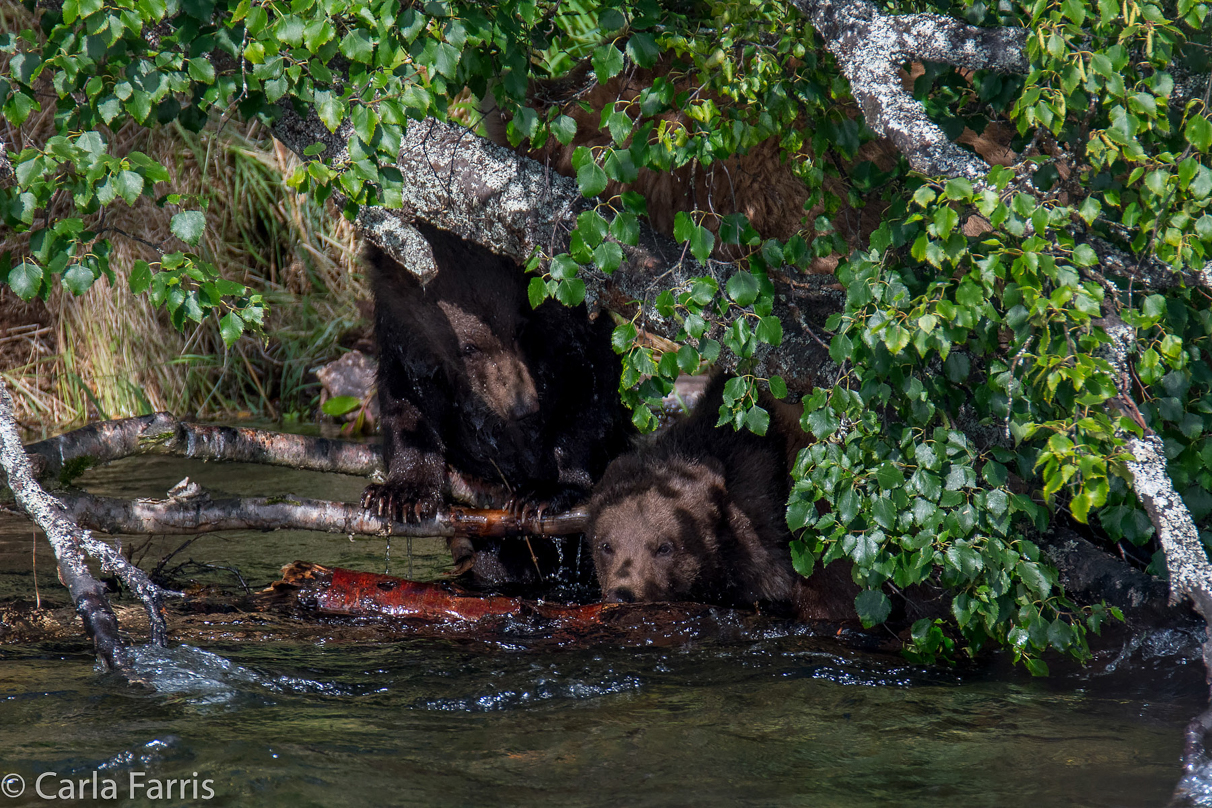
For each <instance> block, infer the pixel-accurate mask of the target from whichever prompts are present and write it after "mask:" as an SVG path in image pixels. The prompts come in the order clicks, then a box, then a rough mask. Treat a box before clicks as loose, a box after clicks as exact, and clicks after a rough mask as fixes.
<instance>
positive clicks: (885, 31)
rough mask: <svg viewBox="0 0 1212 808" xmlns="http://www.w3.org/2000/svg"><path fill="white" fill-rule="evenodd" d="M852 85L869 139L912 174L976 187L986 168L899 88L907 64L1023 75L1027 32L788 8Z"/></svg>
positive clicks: (837, 5)
mask: <svg viewBox="0 0 1212 808" xmlns="http://www.w3.org/2000/svg"><path fill="white" fill-rule="evenodd" d="M793 2H794V4H795V6H796V7H797V8H798V9H799V10H800V11H801V12H803V13H804V14H805V15H807V17H808V18H809V19H810V20H811V21H812V24H813V26H814V27H815V28H816V30H817V31H818V32H819V33H820V34H821V36H822V38H824V40H825V46H826V47H827V48H828V49H829V51H830V53H832V54H833V55H834V57H835V58H836V59H837V61H838V65H839V66H840V67H841V69H842V73H843V74H844V75H845V76H846V78H847V79H849V81H850V91H851V92H852V93H853V94H854V97H855V99H856V100H857V101H858V102H859V105H860V106H861V107H862V110H863V117H864V119H865V120H866V121H867V125H868V126H869V127H871V129H872V131H874V132H876V133H878V134H881V135H885V136H887V137H888V138H889V139H890V140H891V141H892V142H893V144H894V145H895V146H896V147H897V149H899V150H900V152H901V153H902V154H904V155H905V157H906V158H907V159H908V160H909V164H910V165H911V166H912V167H913V168H914V170H916V171H920V172H921V173H923V174H927V175H929V176H943V177H967V178H968V179H970V180H980V179H982V178H983V177H984V176H985V174H986V173H987V172H988V171H989V166H988V164H987V163H985V161H984V160H982V159H980V158H979V157H977V156H976V155H975V154H972V153H971V152H969V151H965V150H964V149H963V148H961V147H960V146H958V145H956V144H955V143H953V142H951V141H950V140H949V139H948V138H947V136H946V135H945V134H943V130H942V129H940V128H939V126H938V125H937V124H935V123H934V121H932V120H931V119H930V117H929V115H928V114H927V113H926V108H925V107H924V106H922V104H921V102H919V101H916V100H915V99H914V98H913V97H912V96H911V95H910V94H909V93H908V92H907V91H906V90H905V88H904V85H903V83H902V81H901V75H900V72H901V67H902V66H903V65H904V64H905V63H906V62H912V61H931V62H943V63H946V64H952V65H956V66H957V67H964V68H968V69H972V70H995V71H998V72H1003V73H1025V72H1027V70H1028V69H1029V66H1028V64H1027V56H1026V51H1025V44H1026V39H1027V30H1026V29H1024V28H976V27H974V26H971V25H967V24H965V23H963V22H961V21H960V20H956V19H953V18H950V17H942V16H939V15H936V14H907V15H903V16H889V15H885V14H881V13H880V12H879V11H878V9H877V8H876V7H875V5H873V4H872V3H869V2H866V0H793Z"/></svg>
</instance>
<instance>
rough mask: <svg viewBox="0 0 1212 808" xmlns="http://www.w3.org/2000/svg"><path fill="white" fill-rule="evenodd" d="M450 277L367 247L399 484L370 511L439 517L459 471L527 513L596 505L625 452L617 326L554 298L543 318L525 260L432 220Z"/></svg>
mask: <svg viewBox="0 0 1212 808" xmlns="http://www.w3.org/2000/svg"><path fill="white" fill-rule="evenodd" d="M418 229H419V230H420V231H421V233H422V235H424V236H425V238H426V240H427V241H428V242H429V243H430V246H431V248H432V250H433V256H434V262H435V264H436V265H437V267H438V273H437V276H436V278H434V280H432V281H430V282H429V283H428V284H425V285H422V284H421V283H420V282H419V281H418V279H417V278H416V277H415V276H413V275H412V274H411V273H410V272H408V271H407V270H405V269H404V268H403V267H401V266H400V265H399V264H398V263H396V262H395V261H394V260H393V259H392V258H391V257H390V256H388V255H386V254H385V253H383V252H382V251H380V250H378V249H376V248H373V247H371V248H368V249H367V251H366V256H365V259H366V263H367V265H368V268H369V271H370V284H371V288H372V290H373V293H374V299H375V336H376V338H377V341H378V345H379V376H378V384H379V401H380V405H381V407H382V434H383V456H384V461H385V463H386V466H387V480H386V482H384V483H383V484H381V485H371V486H368V487H367V489H366V493H365V495H364V497H363V505H364V506H365V507H368V508H370V509H372V510H374V511H376V512H377V513H379V514H383V515H387V514H390V515H392V516H394V517H396V518H398V519H408V520H410V521H412V520H417V519H424V518H429V517H432V516H433V515H434V514H435V513H436V512H437V509H438V507H439V505H441V504H442V502H443V500H444V498H445V495H446V494H447V490H446V487H447V473H446V472H447V466H448V465H449V466H450V467H451V468H453V469H454V470H455V471H457V472H459V473H460V474H462V475H464V476H466V477H471V478H475V479H478V480H482V481H485V482H488V483H497V484H501V483H503V484H504V485H505V486H507V487H508V489H509V490H510V491H512V492H514V494H515V497H514V505H515V506H518V505H533V504H542V505H546V506H548V507H553V508H563V507H566V506H567V505H569V504H572V503H573V502H576V501H578V500H581V499H584V498H587V497H588V494H589V491H590V488H591V486H592V485H593V483H594V482H595V481H596V480H597V479H598V477H600V475H601V473H602V471H603V470H604V469H605V467H606V464H607V463H608V462H609V461H610V459H611V458H612V457H613V456H614V455H615V454H617V453H618V452H619V451H622V449H624V448H625V446H626V442H627V440H628V434H629V430H630V427H631V425H630V421H629V419H627V418H626V417H625V414H624V412H623V410H622V405H621V404H620V402H619V397H618V393H617V390H618V380H619V373H620V364H619V360H618V357H617V356H615V354H614V352H613V351H612V350H611V347H610V328H611V324H610V322H609V320H608V319H607V318H598V320H597V321H596V322H593V321H590V319H589V316H588V313H587V312H586V310H585V307H584V306H580V307H577V308H568V307H566V306H563V305H561V304H559V303H557V302H555V301H548V302H547V303H544V304H543V305H542V306H540V307H539V308H538V309H531V307H530V303H529V301H528V299H527V295H526V283H527V278H526V275H525V274H524V273H523V271H522V269H521V267H519V266H518V265H517V264H516V263H515V262H513V261H512V260H509V259H506V258H502V257H500V256H496V255H494V254H492V253H491V252H489V251H487V250H485V249H483V248H481V247H478V246H475V245H473V244H470V243H468V242H465V241H463V240H461V239H459V238H458V237H456V236H454V235H452V234H450V233H446V232H443V231H440V230H436V229H433V228H430V227H428V226H425V225H419V226H418Z"/></svg>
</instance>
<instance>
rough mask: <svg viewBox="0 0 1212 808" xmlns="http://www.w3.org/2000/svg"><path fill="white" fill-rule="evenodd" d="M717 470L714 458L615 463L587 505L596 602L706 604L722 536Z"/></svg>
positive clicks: (722, 490) (721, 485)
mask: <svg viewBox="0 0 1212 808" xmlns="http://www.w3.org/2000/svg"><path fill="white" fill-rule="evenodd" d="M726 499H727V490H726V487H725V482H724V470H723V466H722V465H721V464H720V463H719V461H717V460H715V459H714V458H694V459H690V458H682V457H667V458H662V459H661V460H660V461H659V463H654V462H653V459H652V458H642V457H636V456H634V455H625V456H623V457H620V458H618V459H617V460H615V462H614V463H612V464H611V466H610V468H609V469H608V470H607V472H606V475H605V477H603V479H602V482H601V484H600V485H599V486H598V488H597V490H596V491H595V493H594V496H593V499H592V500H591V501H590V503H589V529H588V536H589V540H590V542H591V546H592V547H593V562H594V567H595V568H596V569H597V575H598V583H599V584H601V587H602V599H603V600H604V601H606V602H609V603H637V602H638V603H651V602H658V601H682V600H701V599H711V598H712V597H713V595H715V594H718V593H712V592H710V591H706V589H705V588H709V587H710V583H711V582H713V581H716V580H717V579H718V578H719V571H718V570H717V569H716V566H718V563H719V558H718V550H719V548H720V545H721V540H722V539H723V540H724V542H725V543H726V541H727V540H726V538H725V536H724V535H723V534H724V532H726V531H727V530H728V523H727V509H726Z"/></svg>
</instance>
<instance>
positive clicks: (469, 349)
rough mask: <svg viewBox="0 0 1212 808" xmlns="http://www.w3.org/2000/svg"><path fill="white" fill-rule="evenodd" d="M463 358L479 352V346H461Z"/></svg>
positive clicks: (469, 344) (468, 344)
mask: <svg viewBox="0 0 1212 808" xmlns="http://www.w3.org/2000/svg"><path fill="white" fill-rule="evenodd" d="M462 350H463V356H475V355H476V354H478V353H479V352H480V346H478V345H472V344H471V343H470V342H469V343H467V344H466V345H464V346H463V349H462Z"/></svg>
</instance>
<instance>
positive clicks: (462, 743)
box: [0, 458, 1206, 808]
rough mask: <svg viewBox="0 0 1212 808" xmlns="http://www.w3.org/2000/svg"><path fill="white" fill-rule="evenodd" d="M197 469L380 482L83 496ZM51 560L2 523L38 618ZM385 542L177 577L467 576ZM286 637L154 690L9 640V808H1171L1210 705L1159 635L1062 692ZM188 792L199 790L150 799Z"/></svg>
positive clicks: (1000, 666)
mask: <svg viewBox="0 0 1212 808" xmlns="http://www.w3.org/2000/svg"><path fill="white" fill-rule="evenodd" d="M186 475H188V476H190V477H191V479H193V480H195V481H198V482H201V483H202V484H203V485H205V486H206V487H207V488H209V489H210V490H211V491H212V493H214V494H222V493H230V494H246V495H275V494H286V493H294V494H298V495H300V496H314V497H322V498H330V499H345V500H351V501H352V500H355V499H356V498H357V496H358V495H359V493H360V491H361V488H362V486H363V484H364V481H362V480H359V479H355V478H348V477H340V476H335V475H321V474H312V473H305V472H292V471H284V470H281V469H272V468H267V467H257V466H241V465H224V464H202V463H196V462H192V461H186V460H179V459H170V458H131V459H128V460H124V461H121V462H119V463H115V464H113V465H111V466H109V467H107V468H104V469H99V470H94V471H93V472H90V473H89V474H88V475H87V476H86V478H85V479H84V480H83V483H84V485H85V487H86V488H88V489H89V490H90V491H92V492H94V493H101V494H108V495H114V496H127V497H129V496H163V495H164V492H165V491H166V490H167V489H168V488H169V487H170V486H172V485H173V484H174V483H176V482H178V481H179V480H180V479H181V478H182V477H184V476H186ZM132 541H134V540H131V539H127V540H126V542H127V543H130V542H132ZM142 541H143V540H138V541H137V542H136V544H135V545H134V549H135V550H136V552H135V558H136V559H142V565H143V566H144V568H151V567H154V566H156V564H157V563H159V560H160V559H161V558H163V557H164V556H166V555H167V554H169V553H170V552H172V551H173V550H175V549H177V548H178V547H179V546H180V545H181V543H182V541H183V540H182V539H180V538H179V537H173V538H171V539H157V540H156V541H154V542H152V543H150V544H148V546H146V547H141V546H138V545H139V544H141V543H142ZM33 545H34V541H33V538H32V533H31V530H30V527H29V525H28V523H25V522H22V521H21V520H20V519H17V518H15V517H6V518H4V520H3V521H2V522H0V603H12V602H13V601H14V600H16V599H23V600H29V599H32V597H33V589H34V581H35V578H36V579H37V584H38V590H39V592H40V593H41V595H42V597H43V598H44V600H46V601H48V602H52V603H58V604H62V603H64V602H66V597H65V593H64V590H63V589H62V587H60V586H59V585H58V584H57V582H56V581H55V576H54V570H53V566H52V562H51V556H50V550H49V547H48V546H46V544H45V542H44V541H39V542H38V546H37V548H36V552H37V573H36V575H35V573H34V572H33V571H32V567H33V564H34V562H33V561H32V555H33V553H34V550H35V548H34V546H33ZM386 549H387V548H386V542H385V541H384V540H382V539H357V540H355V541H351V540H349V539H348V538H347V537H344V536H336V537H334V536H328V535H318V534H308V533H297V532H280V533H268V534H263V533H228V534H222V535H211V536H205V537H203V538H200V539H198V540H197V541H195V542H193V543H192V544H190V545H189V546H188V547H186V548H184V549H183V550H181V551H180V552H178V553H177V554H176V555H175V556H173V558H172V559H170V560H169V561H168V562H166V565H165V568H166V569H168V568H171V567H174V566H177V565H179V564H184V565H185V566H183V567H181V568H180V569H179V570H178V571H177V575H178V577H179V580H181V581H183V582H185V583H191V584H192V585H196V586H203V585H207V586H211V587H214V588H216V589H218V590H223V591H235V590H236V589H238V588H239V587H240V586H241V583H240V580H241V579H243V581H244V582H245V583H246V584H247V585H248V586H250V587H252V588H254V589H255V588H259V587H263V586H264V585H265V584H267V583H268V582H269V581H271V580H273V579H274V578H275V577H276V576H277V573H278V568H279V567H280V566H281V565H283V564H285V563H288V562H291V561H294V560H296V559H304V560H308V561H314V562H318V563H322V564H327V565H332V566H346V567H351V568H354V569H364V570H369V571H375V572H382V571H383V570H384V567H385V565H386V564H388V563H390V567H391V572H392V573H393V574H397V575H407V574H408V572H409V567H410V566H411V569H412V574H413V576H414V577H417V578H422V579H433V578H436V577H437V576H439V575H440V573H441V571H442V569H443V565H444V564H445V563H446V561H447V559H448V556H447V554H446V551H445V546H444V543H442V542H439V541H431V540H415V541H414V542H413V543H412V552H411V558H410V557H409V553H408V548H407V546H406V543H405V542H404V541H403V540H402V539H396V540H395V544H394V545H393V546H392V548H391V553H390V561H389V562H388V561H386V560H385V555H386ZM275 636H276V637H277V639H274V640H272V641H267V640H258V639H255V637H254V638H253V639H248V638H243V639H240V638H235V637H230V638H223V637H220V638H218V639H214V640H212V641H209V642H205V643H200V646H201V647H197V646H194V645H176V644H174V647H172V648H170V649H169V650H167V651H163V650H156V649H151V648H149V647H147V646H137V647H136V653H137V655H138V664H137V666H136V667H137V669H138V670H139V672H140V675H141V678H142V679H143V681H144V684H142V685H131V684H128V683H127V682H126V681H124V680H122V679H119V678H118V677H115V676H112V675H107V674H103V673H100V672H99V671H98V669H97V668H96V666H95V663H94V660H93V658H92V654H91V653H90V651H89V648H88V646H87V645H86V644H85V643H84V642H82V641H81V640H77V639H71V640H67V641H62V640H60V641H56V642H44V643H41V644H32V645H30V644H0V776H2V775H4V774H7V773H14V774H18V775H20V776H21V778H22V780H23V781H24V782H25V791H24V793H23V794H22V795H21V796H19V797H16V798H10V797H6V796H0V806H3V805H35V804H48V803H49V804H66V803H75V804H84V803H88V804H91V803H92V802H93V801H94V800H93V799H92V795H93V791H92V790H91V789H92V788H93V786H92V783H93V778H94V774H95V777H96V782H97V784H98V792H97V793H98V794H99V795H100V794H104V789H105V787H106V781H107V780H108V781H110V782H112V783H113V786H112V788H113V793H115V794H116V796H117V797H118V799H117V800H111V801H108V802H110V803H111V804H113V803H114V802H117V803H122V804H139V805H144V804H146V805H163V804H173V805H184V804H190V805H193V804H213V805H241V806H243V805H256V806H278V805H282V806H305V805H317V806H344V805H351V806H374V805H441V806H477V807H478V806H490V805H526V806H531V805H534V806H545V805H552V806H598V805H601V806H622V805H627V806H632V805H635V806H716V805H718V806H736V805H753V806H762V805H771V806H774V805H803V806H872V805H877V806H882V805H889V806H901V805H936V804H947V805H954V806H1031V808H1043V807H1044V806H1054V805H1055V806H1140V805H1159V804H1164V803H1165V802H1166V800H1167V799H1168V798H1169V796H1170V794H1171V792H1172V791H1173V789H1174V786H1175V783H1176V782H1177V781H1178V779H1179V777H1180V776H1181V766H1180V761H1181V754H1182V738H1183V728H1184V726H1185V724H1186V722H1187V721H1188V720H1189V719H1190V718H1191V717H1192V716H1193V715H1195V714H1197V713H1198V712H1200V711H1201V710H1202V709H1203V707H1204V697H1205V693H1206V690H1205V689H1204V686H1203V671H1202V668H1201V667H1200V666H1199V665H1198V664H1197V663H1193V662H1186V661H1184V660H1185V657H1184V656H1183V655H1182V654H1179V653H1176V650H1178V646H1180V645H1181V644H1182V643H1181V642H1180V641H1181V640H1182V638H1181V637H1179V638H1175V637H1167V636H1164V635H1163V636H1160V637H1154V638H1151V639H1150V640H1148V641H1147V642H1145V643H1143V644H1142V645H1141V647H1139V648H1137V649H1136V650H1135V652H1134V653H1133V654H1132V655H1131V656H1130V657H1128V658H1122V659H1120V660H1119V661H1118V662H1116V663H1114V664H1112V663H1111V660H1113V659H1114V658H1115V657H1116V653H1117V646H1114V645H1112V646H1111V647H1109V648H1108V649H1107V650H1106V651H1105V652H1103V653H1102V654H1101V655H1100V658H1099V660H1098V661H1097V662H1096V663H1095V664H1093V665H1091V666H1090V667H1088V668H1086V669H1084V670H1078V669H1058V671H1057V672H1056V673H1055V674H1054V675H1053V676H1052V677H1050V678H1048V679H1032V678H1030V677H1029V676H1026V675H1025V674H1023V673H1022V672H1021V671H1017V670H1015V669H1013V668H1012V667H1010V666H1009V665H1008V664H1007V663H1006V661H1005V660H1003V659H999V658H996V657H995V658H993V659H991V660H989V661H987V662H984V663H982V664H981V665H980V666H974V667H968V668H964V669H962V670H949V669H942V668H925V667H918V666H912V665H909V664H907V663H905V662H903V661H902V660H900V659H899V658H897V657H891V656H887V655H876V654H871V653H865V652H861V651H858V650H854V649H851V648H847V647H844V646H841V645H838V644H837V643H836V642H835V641H833V640H832V639H831V638H820V637H811V636H807V635H805V634H802V633H800V632H796V631H783V632H779V631H767V632H763V633H760V634H757V635H748V636H735V635H727V634H726V633H725V634H718V633H717V634H715V635H711V636H703V637H699V638H692V639H690V640H686V641H681V642H679V643H676V644H672V645H669V644H665V645H659V646H658V645H651V646H642V647H638V648H637V647H611V646H609V645H607V646H603V645H601V644H599V645H595V646H593V647H592V648H583V647H582V648H575V647H556V646H553V645H551V644H550V643H533V642H528V641H527V640H526V639H525V638H518V639H517V640H516V641H509V642H504V641H500V640H496V641H492V642H477V641H470V640H466V639H458V640H456V639H434V638H433V637H419V636H418V637H410V636H407V635H402V636H393V637H392V638H391V640H390V641H364V640H363V641H349V640H342V639H340V637H339V635H338V634H334V636H332V637H324V636H321V637H320V638H319V639H317V638H316V637H315V636H309V637H308V638H307V639H305V640H293V641H283V640H282V639H281V637H280V635H275ZM134 641H135V642H136V644H137V643H138V641H139V638H138V637H135V638H134ZM0 643H3V640H2V639H0ZM1187 650H1189V648H1188V649H1187ZM1058 668H1063V666H1058ZM40 775H41V776H43V777H42V779H41V781H38V777H39V776H40ZM81 779H83V780H85V781H86V782H85V783H84V785H83V786H81V785H80V784H79V783H78V782H76V781H79V780H81ZM132 779H133V781H134V783H135V786H134V787H133V788H132ZM170 779H171V780H174V781H184V787H185V789H186V790H185V799H181V798H180V793H179V792H178V791H174V792H173V799H171V800H165V799H156V798H155V797H156V792H155V791H154V789H153V788H152V785H151V784H153V783H159V784H160V785H159V787H160V788H161V791H160V792H159V793H160V794H161V795H162V794H163V789H164V785H163V784H164V783H165V782H166V781H168V780H170ZM10 782H14V781H10ZM37 787H40V788H41V791H42V792H43V794H49V795H53V796H59V795H62V796H63V797H65V799H56V800H54V801H53V802H51V801H49V800H43V799H42V798H40V797H39V796H38V795H37V793H36V790H37ZM181 787H182V785H181V783H177V784H175V785H174V788H176V789H180V788H181ZM132 792H133V797H132ZM195 794H196V795H197V796H196V798H195V796H194V795H195ZM73 796H74V797H75V798H76V799H75V800H72V799H67V798H70V797H73ZM208 796H209V798H206V797H208Z"/></svg>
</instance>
